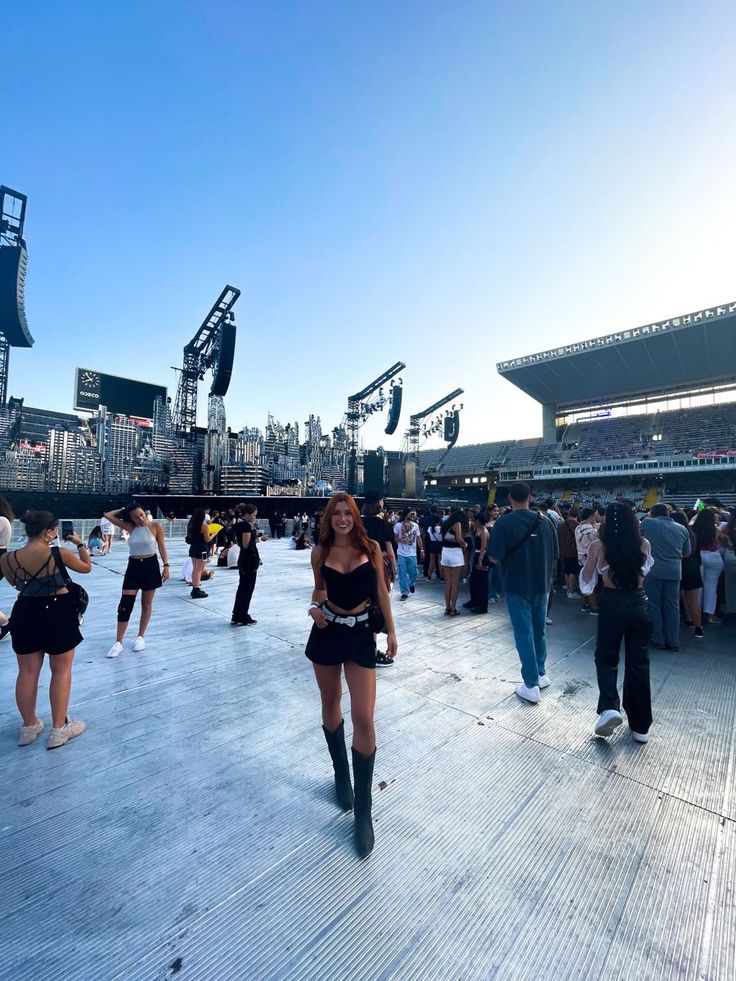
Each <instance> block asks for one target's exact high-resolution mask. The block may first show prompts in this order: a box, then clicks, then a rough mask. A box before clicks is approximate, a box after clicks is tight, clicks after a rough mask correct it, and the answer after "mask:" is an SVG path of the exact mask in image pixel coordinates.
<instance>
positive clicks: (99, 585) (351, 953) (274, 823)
mask: <svg viewBox="0 0 736 981" xmlns="http://www.w3.org/2000/svg"><path fill="white" fill-rule="evenodd" d="M171 551H172V552H173V558H172V567H173V568H174V569H176V566H177V563H178V561H180V560H181V558H182V557H183V546H181V545H176V546H174V547H173V548H172V549H171ZM180 553H182V554H180ZM263 557H264V566H263V569H262V571H261V574H260V576H259V581H258V584H257V587H256V594H255V598H254V602H253V614H254V616H256V618H257V619H258V625H257V626H256V627H252V628H240V629H238V628H235V629H234V628H231V627H230V625H229V622H228V621H229V615H230V609H231V604H232V599H233V593H234V590H235V586H236V579H237V577H236V576H235V575H233V574H232V573H228V572H226V571H220V572H218V574H217V576H216V578H215V580H214V582H213V583H212V584H211V585H208V587H207V590H208V592H209V594H210V595H209V597H208V598H207V599H205V600H200V601H193V600H191V599H190V598H189V596H188V589H187V588H186V587H185V586H184V584H183V583H180V582H171V583H169V584H168V585H167V586H166V587H165V588H164V590H162V592H161V593H160V594H159V595H158V596H157V598H156V605H155V610H154V618H153V622H152V625H151V628H150V630H149V632H148V634H147V650H146V651H145V652H144V653H142V654H133V653H132V651H131V650H130V641H129V642H128V645H127V648H126V651H125V653H124V654H123V655H122V656H121V657H120V658H118V659H116V660H113V661H109V660H107V659H106V658H105V656H104V655H105V652H106V650H107V648H108V647H109V646H110V644H111V643H112V639H113V637H112V634H113V631H114V621H115V608H116V605H117V599H118V594H119V590H120V587H121V575H120V573H121V572H122V570H123V568H124V561H125V555H124V552H123V550H122V549H119V550H117V551H116V552H115V553H114V555H113V556H112V557H111V558H109V559H103V560H98V561H97V563H96V566H95V569H94V571H93V573H92V575H91V576H90V577H88V580H87V582H86V583H85V585H86V586H88V588H89V592H90V594H91V597H92V601H91V604H90V609H89V613H88V617H87V621H86V623H85V627H84V630H83V632H84V633H85V636H86V640H85V643H84V644H83V645H82V646H81V647H80V649H79V651H78V655H77V663H76V665H75V674H74V691H73V699H72V707H71V713H72V714H73V715H78V716H80V717H82V718H84V719H85V720H86V721H87V723H88V727H89V728H88V731H87V733H85V734H84V735H83V736H82V737H80V738H79V739H78V740H75V741H74V742H73V743H70V744H69V745H68V746H66V747H63V748H62V749H60V750H56V751H54V752H51V753H48V752H46V750H45V748H44V743H45V734H44V735H42V736H41V738H40V739H39V740H38V741H37V743H36V744H34V745H33V746H30V747H27V748H25V749H19V748H16V746H15V745H14V743H15V738H16V737H17V728H18V724H19V723H18V720H17V715H16V711H15V707H14V704H13V698H12V691H13V684H14V677H15V659H14V657H13V656H12V653H11V652H10V651H9V648H8V644H7V642H6V643H5V645H4V646H3V647H2V648H1V649H0V650H2V652H3V656H2V657H0V681H1V682H2V690H3V691H4V692H5V697H4V699H3V700H2V703H0V739H1V740H2V741H1V742H0V786H1V787H2V792H1V794H0V895H1V896H2V903H0V978H2V979H6V978H7V979H10V978H12V979H14V981H18V979H25V978H28V979H33V981H46V979H60V981H61V979H64V981H67V979H68V978H75V979H81V981H86V979H95V981H97V979H112V978H119V979H123V978H125V979H130V978H136V979H146V981H148V979H167V978H177V979H186V978H190V979H193V981H208V979H213V981H214V979H218V981H220V979H233V981H234V979H242V978H259V979H260V978H284V979H286V978H288V979H315V981H316V979H351V981H353V979H355V978H361V979H363V978H366V979H407V981H408V979H412V981H413V979H416V978H423V979H424V978H428V979H429V978H437V979H448V981H450V979H458V978H469V979H470V978H473V979H475V978H479V979H480V978H504V979H519V978H521V979H525V978H528V979H539V978H558V979H559V978H576V979H581V981H582V979H586V981H587V979H601V981H604V979H609V978H626V979H628V978H631V979H642V978H652V979H661V978H693V979H695V978H698V979H706V981H713V979H721V978H723V979H729V981H730V979H732V978H733V977H734V976H736V909H734V894H735V890H736V770H735V767H736V742H735V740H736V737H735V735H734V733H735V731H736V685H734V674H735V673H736V627H734V625H733V624H724V625H723V626H722V627H718V628H711V629H710V630H709V631H708V634H707V636H706V639H705V640H704V641H702V642H700V643H697V644H696V642H695V640H694V639H693V638H692V637H690V636H685V635H683V642H682V651H681V652H679V653H675V654H672V653H665V652H659V651H656V652H652V658H651V675H652V692H653V705H654V717H655V722H654V725H653V728H652V739H651V741H650V742H649V743H648V744H647V745H646V746H641V745H638V744H636V743H634V742H633V741H632V740H631V737H630V734H629V732H628V729H627V727H626V725H625V724H624V726H622V727H621V728H620V729H619V730H618V731H617V733H616V734H615V735H614V736H613V737H611V738H610V739H609V740H607V741H606V740H601V739H597V738H595V737H594V736H593V734H592V725H593V722H594V721H595V703H596V696H597V689H596V683H595V670H594V664H593V650H594V645H595V628H596V622H595V620H594V618H592V617H589V616H587V615H584V614H581V613H580V612H579V611H578V604H577V603H576V602H575V601H568V600H566V599H565V598H560V597H556V600H555V606H554V608H553V619H554V621H555V622H554V624H553V625H552V626H551V627H550V628H549V630H548V643H549V660H548V665H549V667H548V670H549V674H550V675H551V677H552V680H553V684H552V687H551V688H549V689H548V690H547V691H545V692H544V694H543V698H542V702H541V704H540V705H538V706H529V705H527V704H525V703H522V702H520V701H519V700H518V698H517V697H516V695H515V694H514V691H513V688H514V685H515V684H516V683H517V682H518V680H519V673H518V670H519V669H518V660H517V656H516V652H515V650H514V646H513V636H512V633H511V630H510V627H509V624H508V620H507V616H506V611H505V607H504V605H503V604H499V605H495V606H491V607H490V612H489V614H488V615H487V616H472V615H463V616H461V617H458V618H456V619H450V618H447V617H444V616H443V613H442V611H443V609H444V603H443V599H442V594H441V587H439V586H438V585H437V584H435V583H432V584H428V583H423V582H420V583H419V584H418V585H417V592H416V594H415V595H414V596H412V597H411V598H410V600H409V601H407V602H404V603H396V604H395V611H396V616H397V622H398V630H399V642H400V652H399V659H398V660H397V663H396V665H395V666H394V667H392V668H387V669H383V670H380V671H379V673H378V679H377V680H378V689H379V691H378V702H377V712H376V729H377V736H378V746H379V749H378V754H377V758H376V770H375V779H374V786H373V793H374V822H375V828H376V848H375V851H374V852H373V854H372V855H371V856H370V858H369V859H367V860H365V861H360V860H359V859H358V858H357V857H356V855H355V854H354V850H353V844H352V818H351V816H350V815H345V814H342V813H341V812H340V811H339V810H338V809H337V807H336V805H335V803H334V799H333V789H332V782H331V766H330V761H329V757H328V755H327V752H326V747H325V744H324V739H323V736H322V732H321V729H320V722H319V705H318V698H317V693H316V689H315V685H314V679H313V674H312V670H311V666H310V665H309V662H308V661H307V660H306V659H305V658H304V655H303V649H304V644H305V642H306V638H307V635H308V628H309V622H308V620H307V618H306V616H305V610H306V606H307V605H308V601H309V594H310V590H311V576H310V571H309V557H308V556H305V555H303V554H302V553H294V552H291V551H289V550H288V549H287V548H286V545H285V544H284V543H277V542H271V543H267V544H266V545H264V547H263ZM2 588H3V589H5V590H6V591H7V588H8V587H7V585H5V586H3V587H2ZM462 598H463V597H462V596H461V599H462ZM5 605H6V607H7V606H8V597H6V598H5ZM136 616H137V614H136V613H134V616H133V620H132V626H131V629H130V631H129V634H130V640H132V638H133V637H134V636H135V632H136V631H135V626H136ZM46 680H47V676H46V675H44V683H43V685H42V694H41V695H40V697H39V714H40V715H41V717H43V718H44V719H45V720H46V722H47V724H48V708H47V705H46V704H45V697H46V696H45V693H44V692H43V688H44V687H45V684H46ZM343 709H344V713H345V723H346V733H347V737H348V741H349V739H350V731H351V725H350V715H349V711H350V702H349V697H348V695H347V693H345V695H344V698H343Z"/></svg>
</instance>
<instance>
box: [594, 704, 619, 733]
mask: <svg viewBox="0 0 736 981" xmlns="http://www.w3.org/2000/svg"><path fill="white" fill-rule="evenodd" d="M623 721H624V720H623V719H622V717H621V713H620V712H617V711H616V710H615V709H606V711H605V712H601V714H600V715H599V716H598V721H597V722H596V724H595V729H594V730H593V731H594V732H595V734H596V736H610V735H611V734H612V733H613V730H614V729H617V728H618V727H619V726H620V725H621V723H622V722H623Z"/></svg>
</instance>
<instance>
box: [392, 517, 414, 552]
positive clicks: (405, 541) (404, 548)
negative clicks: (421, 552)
mask: <svg viewBox="0 0 736 981" xmlns="http://www.w3.org/2000/svg"><path fill="white" fill-rule="evenodd" d="M394 535H396V543H397V549H396V553H397V555H403V556H405V557H408V558H411V556H414V558H416V556H417V539H418V538H419V525H418V524H417V523H416V521H412V522H411V527H410V528H409V529H408V530H407V527H406V525H405V524H404V522H403V521H399V522H397V523H396V524H395V525H394Z"/></svg>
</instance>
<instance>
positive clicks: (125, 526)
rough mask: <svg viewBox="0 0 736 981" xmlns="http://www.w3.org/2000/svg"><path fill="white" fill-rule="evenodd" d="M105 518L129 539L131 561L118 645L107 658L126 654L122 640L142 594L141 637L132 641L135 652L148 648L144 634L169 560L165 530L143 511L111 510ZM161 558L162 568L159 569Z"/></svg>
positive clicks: (133, 509) (120, 607) (119, 615)
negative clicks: (139, 595) (150, 519)
mask: <svg viewBox="0 0 736 981" xmlns="http://www.w3.org/2000/svg"><path fill="white" fill-rule="evenodd" d="M105 517H106V518H107V520H108V521H110V522H111V523H112V524H113V525H117V527H118V528H121V529H122V530H123V532H124V533H127V536H128V548H129V549H130V558H129V559H128V567H127V569H126V570H125V578H124V579H123V594H122V596H121V597H120V603H119V605H118V626H117V633H116V635H115V643H114V644H113V645H112V647H111V648H110V650H109V651H108V652H107V656H108V657H118V656H119V655H120V654H122V653H123V640H124V638H125V631H126V630H127V629H128V621H129V620H130V615H131V613H132V612H133V607H134V605H135V598H136V596H137V595H138V591H139V590H140V592H141V619H140V623H139V625H138V636H137V637H136V639H135V641H134V642H133V650H134V651H136V652H140V651H144V650H145V649H146V642H145V640H144V634H145V632H146V629H147V627H148V624H149V623H150V620H151V614H152V613H153V597H154V595H155V593H156V590H157V589H158V588H159V587H160V586H162V585H163V583H165V582H166V580H167V579H168V578H169V559H168V556H167V554H166V540H165V538H164V529H163V527H162V525H161V524H160V523H159V522H158V521H149V520H148V518H147V517H146V513H145V511H144V510H143V508H141V507H138V506H137V505H135V504H134V505H133V506H132V507H130V508H119V509H118V510H117V511H108V512H107V513H106V514H105ZM159 556H160V557H161V560H162V562H163V569H162V570H161V569H159V563H158V560H159Z"/></svg>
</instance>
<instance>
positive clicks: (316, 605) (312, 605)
mask: <svg viewBox="0 0 736 981" xmlns="http://www.w3.org/2000/svg"><path fill="white" fill-rule="evenodd" d="M319 609H321V607H320V605H319V603H310V604H309V609H308V610H307V616H309V614H310V613H311V612H312V610H319Z"/></svg>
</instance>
